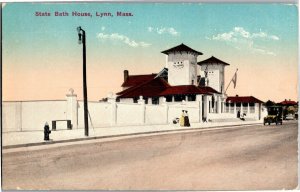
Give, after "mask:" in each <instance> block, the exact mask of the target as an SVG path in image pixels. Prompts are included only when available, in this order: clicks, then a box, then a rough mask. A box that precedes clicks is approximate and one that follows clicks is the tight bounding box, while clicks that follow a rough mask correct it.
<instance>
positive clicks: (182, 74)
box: [162, 43, 202, 86]
mask: <svg viewBox="0 0 300 192" xmlns="http://www.w3.org/2000/svg"><path fill="white" fill-rule="evenodd" d="M162 53H164V54H166V55H167V62H166V68H168V83H169V84H170V85H172V86H176V85H197V57H198V55H202V53H201V52H198V51H196V50H194V49H192V48H190V47H188V46H186V45H184V44H183V43H182V44H180V45H178V46H176V47H173V48H171V49H168V50H165V51H162Z"/></svg>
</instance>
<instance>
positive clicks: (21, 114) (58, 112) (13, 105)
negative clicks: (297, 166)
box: [2, 101, 67, 132]
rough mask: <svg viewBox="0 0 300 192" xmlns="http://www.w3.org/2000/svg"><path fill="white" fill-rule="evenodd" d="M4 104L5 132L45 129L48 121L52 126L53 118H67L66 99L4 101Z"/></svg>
mask: <svg viewBox="0 0 300 192" xmlns="http://www.w3.org/2000/svg"><path fill="white" fill-rule="evenodd" d="M2 106H3V131H4V132H8V131H34V130H43V129H44V125H45V123H46V122H48V124H49V125H50V126H51V121H52V120H65V119H66V110H67V105H66V101H22V102H3V103H2ZM57 128H58V129H59V128H60V127H57ZM65 128H67V127H66V126H65Z"/></svg>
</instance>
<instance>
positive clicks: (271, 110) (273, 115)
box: [264, 106, 282, 125]
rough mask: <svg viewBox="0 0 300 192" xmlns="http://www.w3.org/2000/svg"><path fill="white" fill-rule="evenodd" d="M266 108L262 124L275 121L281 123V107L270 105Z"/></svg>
mask: <svg viewBox="0 0 300 192" xmlns="http://www.w3.org/2000/svg"><path fill="white" fill-rule="evenodd" d="M267 109H268V115H267V116H266V117H265V118H264V125H265V124H266V123H267V124H269V125H270V124H271V123H275V124H276V125H278V124H279V123H280V125H282V107H281V106H270V107H268V108H267Z"/></svg>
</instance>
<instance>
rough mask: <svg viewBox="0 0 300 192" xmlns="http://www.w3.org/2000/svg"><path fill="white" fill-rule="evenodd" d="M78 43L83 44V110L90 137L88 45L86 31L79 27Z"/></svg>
mask: <svg viewBox="0 0 300 192" xmlns="http://www.w3.org/2000/svg"><path fill="white" fill-rule="evenodd" d="M77 32H78V37H79V40H78V43H79V44H81V43H82V46H83V47H82V48H83V50H82V52H83V54H82V57H83V70H82V71H83V103H84V104H83V105H84V106H83V108H84V135H85V136H89V122H88V103H87V86H86V43H85V31H84V30H83V29H82V28H81V27H80V26H79V27H77Z"/></svg>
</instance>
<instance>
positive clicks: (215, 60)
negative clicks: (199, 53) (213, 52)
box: [198, 56, 229, 65]
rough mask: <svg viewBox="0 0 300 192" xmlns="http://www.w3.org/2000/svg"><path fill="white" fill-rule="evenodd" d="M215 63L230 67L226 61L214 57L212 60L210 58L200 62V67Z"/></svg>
mask: <svg viewBox="0 0 300 192" xmlns="http://www.w3.org/2000/svg"><path fill="white" fill-rule="evenodd" d="M213 63H218V64H223V65H229V64H228V63H226V62H224V61H221V60H220V59H218V58H215V57H214V56H212V57H210V58H208V59H206V60H203V61H200V62H198V65H203V64H213Z"/></svg>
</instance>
